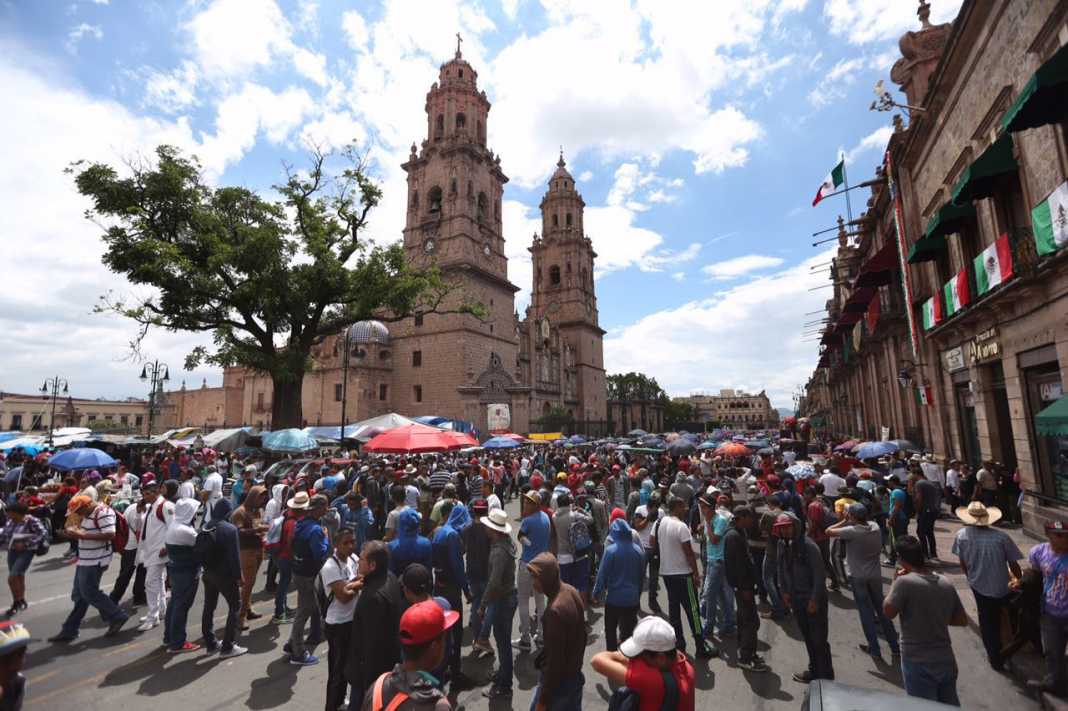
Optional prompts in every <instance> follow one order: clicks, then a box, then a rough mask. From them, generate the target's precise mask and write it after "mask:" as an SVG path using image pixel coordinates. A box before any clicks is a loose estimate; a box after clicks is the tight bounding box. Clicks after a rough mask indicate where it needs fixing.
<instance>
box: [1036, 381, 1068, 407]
mask: <svg viewBox="0 0 1068 711" xmlns="http://www.w3.org/2000/svg"><path fill="white" fill-rule="evenodd" d="M1063 394H1064V388H1062V387H1061V384H1060V383H1042V384H1041V385H1039V386H1038V397H1039V399H1041V400H1042V402H1053V401H1054V400H1060V399H1061V396H1062V395H1063Z"/></svg>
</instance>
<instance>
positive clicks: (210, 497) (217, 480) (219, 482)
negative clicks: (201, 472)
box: [200, 465, 223, 523]
mask: <svg viewBox="0 0 1068 711" xmlns="http://www.w3.org/2000/svg"><path fill="white" fill-rule="evenodd" d="M222 497H223V477H222V474H220V473H219V472H218V471H217V470H216V469H215V466H214V465H212V466H209V467H208V475H207V476H206V477H204V485H203V488H202V489H201V490H200V500H201V501H203V502H204V522H205V523H207V521H209V520H210V519H211V512H212V511H213V510H214V509H215V502H216V501H218V500H219V499H221V498H222Z"/></svg>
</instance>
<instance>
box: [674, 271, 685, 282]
mask: <svg viewBox="0 0 1068 711" xmlns="http://www.w3.org/2000/svg"><path fill="white" fill-rule="evenodd" d="M671 278H672V279H674V280H675V281H677V282H679V283H681V282H683V281H685V280H686V272H674V273H672V275H671Z"/></svg>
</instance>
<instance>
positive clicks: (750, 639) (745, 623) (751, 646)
mask: <svg viewBox="0 0 1068 711" xmlns="http://www.w3.org/2000/svg"><path fill="white" fill-rule="evenodd" d="M734 602H735V604H736V605H737V606H738V618H737V620H738V622H737V625H738V660H739V661H742V662H748V661H751V660H752V659H753V657H754V656H756V651H757V630H759V629H760V615H758V614H757V608H756V597H755V596H754V595H753V593H752V592H750V593H749V594H744V593H741V592H739V593H736V594H735V596H734Z"/></svg>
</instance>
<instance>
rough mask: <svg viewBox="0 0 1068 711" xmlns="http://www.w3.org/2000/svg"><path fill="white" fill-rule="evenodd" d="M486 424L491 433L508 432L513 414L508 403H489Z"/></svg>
mask: <svg viewBox="0 0 1068 711" xmlns="http://www.w3.org/2000/svg"><path fill="white" fill-rule="evenodd" d="M486 425H488V427H489V431H490V433H491V434H500V433H502V432H508V431H509V429H510V428H511V426H512V416H511V412H510V410H509V407H508V405H505V404H503V403H502V404H498V405H488V406H487V407H486Z"/></svg>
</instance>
